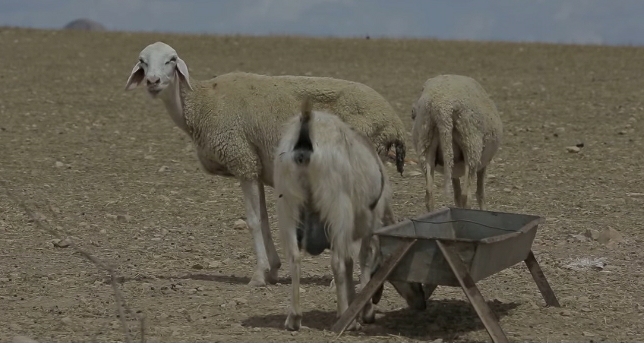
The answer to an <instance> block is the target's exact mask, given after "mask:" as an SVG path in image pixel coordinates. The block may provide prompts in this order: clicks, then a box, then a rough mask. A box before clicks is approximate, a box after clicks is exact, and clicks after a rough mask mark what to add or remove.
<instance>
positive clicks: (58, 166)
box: [54, 161, 65, 168]
mask: <svg viewBox="0 0 644 343" xmlns="http://www.w3.org/2000/svg"><path fill="white" fill-rule="evenodd" d="M54 166H56V168H62V167H64V166H65V163H63V162H61V161H56V163H54Z"/></svg>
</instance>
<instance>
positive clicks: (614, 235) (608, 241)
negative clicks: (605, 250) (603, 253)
mask: <svg viewBox="0 0 644 343" xmlns="http://www.w3.org/2000/svg"><path fill="white" fill-rule="evenodd" d="M597 241H598V242H599V243H601V244H604V245H606V246H609V247H612V246H615V245H617V244H619V243H621V242H623V241H624V237H623V236H622V234H621V233H619V231H617V230H615V229H613V228H612V227H609V228H605V229H604V230H602V231H601V232H600V233H599V236H598V237H597Z"/></svg>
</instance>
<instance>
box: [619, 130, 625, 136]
mask: <svg viewBox="0 0 644 343" xmlns="http://www.w3.org/2000/svg"><path fill="white" fill-rule="evenodd" d="M626 133H627V132H626V130H621V131H619V132H618V133H617V134H618V135H620V136H623V135H625V134H626Z"/></svg>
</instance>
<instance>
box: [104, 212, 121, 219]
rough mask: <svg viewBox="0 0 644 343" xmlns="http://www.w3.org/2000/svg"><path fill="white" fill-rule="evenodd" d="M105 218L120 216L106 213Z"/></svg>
mask: <svg viewBox="0 0 644 343" xmlns="http://www.w3.org/2000/svg"><path fill="white" fill-rule="evenodd" d="M105 218H107V219H111V220H116V218H118V216H117V215H116V214H110V213H108V214H106V215H105Z"/></svg>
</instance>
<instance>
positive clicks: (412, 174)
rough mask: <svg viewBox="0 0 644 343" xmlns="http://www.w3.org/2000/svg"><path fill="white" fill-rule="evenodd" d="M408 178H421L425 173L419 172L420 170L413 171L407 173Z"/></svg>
mask: <svg viewBox="0 0 644 343" xmlns="http://www.w3.org/2000/svg"><path fill="white" fill-rule="evenodd" d="M407 175H408V176H420V175H423V173H421V172H419V171H418V170H412V171H410V172H408V173H407Z"/></svg>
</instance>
